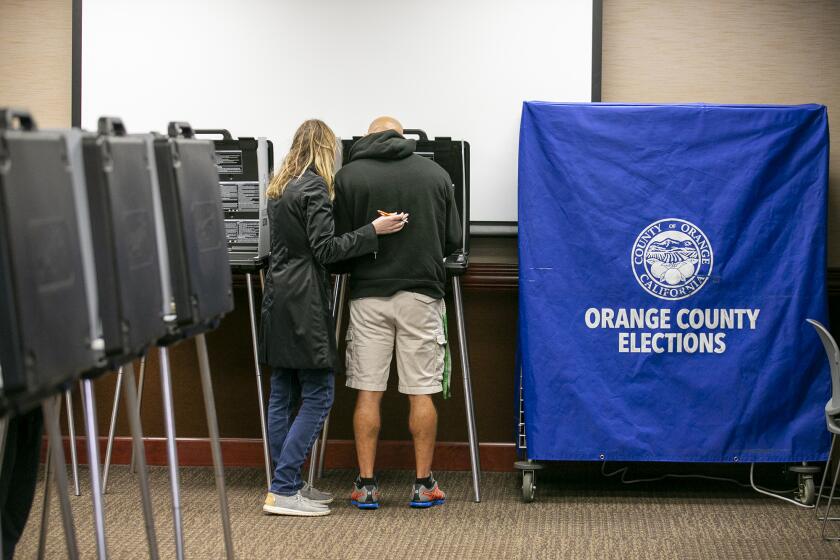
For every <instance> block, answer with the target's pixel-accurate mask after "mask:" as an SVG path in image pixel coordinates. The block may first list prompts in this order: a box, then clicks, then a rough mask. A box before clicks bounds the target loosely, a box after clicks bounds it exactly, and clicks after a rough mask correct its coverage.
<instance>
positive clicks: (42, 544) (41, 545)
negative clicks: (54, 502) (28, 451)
mask: <svg viewBox="0 0 840 560" xmlns="http://www.w3.org/2000/svg"><path fill="white" fill-rule="evenodd" d="M59 402H60V401H59ZM45 417H46V416H45ZM47 433H49V432H47ZM51 442H52V439H50V436H47V459H46V461H45V463H46V464H45V465H44V499H43V504H42V507H41V530H40V531H39V532H38V560H44V557H45V556H46V553H47V532H48V530H49V525H50V498H51V497H52V494H51V491H50V486H51V485H52V481H53V476H54V475H53V469H54V468H55V465H54V463H53V461H52V446H51ZM62 451H63V450H62Z"/></svg>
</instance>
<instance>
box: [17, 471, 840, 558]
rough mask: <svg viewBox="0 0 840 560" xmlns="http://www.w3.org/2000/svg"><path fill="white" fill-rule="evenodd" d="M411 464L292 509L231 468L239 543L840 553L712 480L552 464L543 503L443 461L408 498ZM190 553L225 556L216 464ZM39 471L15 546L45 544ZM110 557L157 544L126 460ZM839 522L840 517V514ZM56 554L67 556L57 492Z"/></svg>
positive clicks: (134, 554)
mask: <svg viewBox="0 0 840 560" xmlns="http://www.w3.org/2000/svg"><path fill="white" fill-rule="evenodd" d="M82 476H83V477H85V478H84V479H83V480H84V482H85V483H84V484H83V486H82V495H81V496H79V497H75V496H72V497H71V501H72V506H73V510H74V515H75V521H76V528H77V535H78V539H79V548H80V552H81V555H82V557H83V558H94V557H95V553H96V549H95V540H94V533H93V526H92V523H93V521H92V514H91V510H92V508H91V500H90V490H89V484H88V483H87V480H86V477H87V471H86V470H83V471H82ZM411 476H412V473H409V472H400V471H396V472H387V473H383V474H382V475H381V476H380V485H381V489H382V508H381V509H379V510H377V511H366V512H363V511H359V510H357V509H355V508H352V507H351V506H349V505H348V504H347V503H346V500H345V498H346V495H347V494H348V491H349V485H350V480H351V477H352V473H350V472H347V471H332V472H328V473H326V475H325V479H324V480H323V481H322V483H321V484H320V485H319V486H321V487H322V488H324V489H325V490H329V491H332V492H335V493H336V494H337V496H338V497H339V499H338V500H336V503H335V504H334V507H333V513H332V515H330V516H328V517H322V518H309V519H303V518H288V517H275V516H268V515H264V514H263V513H262V511H261V509H260V506H261V504H262V500H263V498H264V493H263V487H262V485H263V483H264V479H263V478H262V477H263V471H262V470H259V469H233V468H231V469H228V470H227V472H226V481H227V485H228V493H229V500H230V510H231V517H232V524H233V534H234V539H235V547H236V553H237V557H238V558H241V559H261V558H271V559H276V560H280V559H286V558H294V559H320V558H330V559H354V558H359V559H365V560H370V559H376V558H389V559H390V558H395V559H396V558H400V559H401V558H428V559H437V558H440V559H448V558H452V559H466V558H469V559H472V558H477V559H478V558H480V559H483V560H491V559H497V558H505V559H507V558H511V559H520V558H521V559H538V558H539V559H542V558H546V559H549V558H575V559H578V558H621V559H632V558H645V559H648V558H687V559H688V558H690V559H694V558H698V559H699V558H726V559H747V558H774V559H775V558H791V559H794V558H795V559H803V558H821V559H832V558H833V559H838V558H840V543H826V542H823V541H822V540H820V538H819V526H818V524H817V522H816V520H815V519H814V512H813V510H803V509H800V508H797V507H794V506H791V505H787V504H785V503H783V502H780V501H777V500H772V499H769V498H764V497H762V496H759V495H757V494H755V493H754V492H752V491H750V490H745V489H740V488H739V487H737V486H735V485H731V484H726V483H719V482H711V481H698V482H689V481H671V482H661V483H656V484H645V485H643V486H642V485H634V486H622V485H621V484H619V483H618V482H616V481H613V480H601V481H598V482H597V483H594V482H592V481H578V482H569V481H568V480H566V479H564V478H563V477H562V476H552V475H550V474H549V475H547V476H542V477H541V480H540V481H538V497H537V500H536V501H535V502H534V503H531V504H525V503H522V502H521V500H520V489H519V478H518V476H517V475H516V474H514V473H509V474H506V473H485V474H484V475H483V478H482V491H483V496H482V503H480V504H476V503H474V502H472V500H471V484H470V477H469V473H465V472H442V473H437V478H438V480H440V482H441V486H442V488H443V489H444V490H445V491H447V493H448V500H447V503H446V504H445V505H444V506H442V507H436V508H432V509H431V510H412V509H409V508H408V507H406V501H407V498H408V490H409V484H410V482H411V481H412V479H411ZM151 481H152V487H153V500H154V507H155V514H156V517H157V520H156V521H157V522H156V527H157V534H158V542H159V546H160V552H161V558H174V544H173V536H172V535H173V533H172V525H171V519H172V516H171V510H170V501H169V493H168V492H169V489H168V477H167V472H166V470H165V468H162V467H155V468H152V469H151ZM181 485H182V503H183V506H182V507H183V517H184V531H185V534H186V547H185V548H186V556H187V558H191V559H215V558H222V557H223V553H224V545H223V539H222V530H221V524H220V521H219V515H218V511H219V510H218V505H217V501H216V494H215V486H214V481H213V473H212V470H210V469H204V468H184V469H182V470H181ZM42 490H43V481H41V484H39V489H38V495H37V497H36V502H35V505H34V506H33V510H32V515H31V517H30V523H29V525H28V526H27V529H26V531H25V533H24V535H23V539H22V541H21V543H20V544H19V547H18V554H17V558H35V557H36V550H37V541H38V529H39V519H40V514H41V509H42V506H41V504H42ZM106 515H107V517H106V528H107V538H108V546H109V552H110V556H111V558H116V559H129V558H147V557H148V549H147V545H146V539H145V532H144V529H143V517H142V510H141V504H140V499H139V492H138V490H137V484H136V478H135V476H134V475H132V474H130V473H129V472H128V469H127V468H126V467H123V466H118V467H115V468H114V469H113V471H112V473H111V481H110V483H109V492H108V494H107V497H106ZM837 529H838V530H840V525H838V526H837ZM48 535H49V538H48V548H47V558H63V557H65V549H64V540H63V539H64V537H63V532H62V528H61V520H60V517H59V515H58V502H57V500H56V499H55V494H54V493H53V501H52V504H51V508H50V519H49V533H48Z"/></svg>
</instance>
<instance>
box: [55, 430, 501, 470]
mask: <svg viewBox="0 0 840 560" xmlns="http://www.w3.org/2000/svg"><path fill="white" fill-rule="evenodd" d="M144 442H145V446H146V461H147V462H148V463H149V464H150V465H166V464H167V461H166V439H165V438H144ZM221 444H222V457H223V458H224V463H225V466H228V467H257V468H262V467H263V447H262V441H260V440H258V439H228V438H226V439H222V440H221ZM106 445H107V439H106V438H104V437H101V438H99V447H100V456H101V457H102V459H101V460H103V461H104V457H105V447H106ZM76 449H77V453H78V457H79V462H80V463H81V464H87V440H85V438H83V437H77V438H76ZM64 453H65V457H66V458H67V460H68V461H69V460H70V439H69V438H68V437H65V438H64ZM479 454H480V460H481V470H483V471H495V472H507V471H511V470H513V463H514V461H516V450H515V448H514V445H513V444H512V443H482V444H480V446H479ZM43 456H45V450H42V458H43ZM130 460H131V438H129V437H117V438H115V439H114V449H113V451H112V453H111V462H112V463H113V464H115V465H127V464H128V463H129V462H130ZM178 463H179V464H180V465H181V466H185V467H204V466H211V465H212V464H213V460H212V456H211V454H210V443H209V440H207V439H206V438H178ZM324 468H327V469H355V468H356V451H355V447H354V443H353V441H352V440H329V442H328V444H327V453H326V456H325V458H324ZM376 468H377V469H383V470H392V469H393V470H400V469H408V470H410V469H413V468H414V447H413V445H412V443H411V442H410V441H381V442H379V448H378V450H377V456H376ZM434 469H435V470H440V471H462V470H469V469H470V453H469V446H468V445H467V444H466V443H463V442H439V443H438V444H437V446H436V447H435V461H434Z"/></svg>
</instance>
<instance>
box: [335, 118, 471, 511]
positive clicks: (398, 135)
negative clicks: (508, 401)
mask: <svg viewBox="0 0 840 560" xmlns="http://www.w3.org/2000/svg"><path fill="white" fill-rule="evenodd" d="M415 147H416V142H415V141H414V140H408V139H406V138H405V137H403V127H402V125H401V124H400V122H399V121H398V120H397V119H395V118H393V117H388V116H383V117H379V118H377V119H375V120H374V121H373V122H372V123H371V124H370V127H369V128H368V134H367V135H366V136H365V137H363V138H361V139H359V140H357V141H356V142H355V143H354V144H353V146H352V148H351V149H350V154H349V156H350V157H349V159H350V162H349V163H348V164H346V165H345V166H344V167H342V168H341V170H340V171H339V172H338V174H337V175H336V178H335V220H336V233H337V234H341V233H342V232H345V231H352V230H354V229H356V228H358V227H359V226H360V225H362V224H366V223H368V222H370V220H371V218H375V217H376V216H377V214H378V213H380V212H388V213H390V212H406V213H408V214H409V216H410V223H409V224H408V225H406V227H405V228H404V229H403V230H402V231H400V232H399V233H397V234H394V235H388V236H385V237H382V238H380V241H379V250H378V251H377V252H376V253H373V254H371V255H368V256H365V257H359V258H357V259H354V260H353V261H350V262H349V263H347V266H346V270H347V271H349V272H350V325H349V327H348V329H347V360H346V365H347V386H348V387H351V388H353V389H356V390H357V391H358V396H357V398H356V410H355V412H354V415H353V430H354V433H355V436H356V455H357V458H358V461H359V476H358V477H357V478H356V482H355V484H354V485H353V490H352V492H351V495H350V499H351V502H352V503H353V505H355V506H357V507H359V508H360V509H376V508H378V507H379V487H378V484H377V482H376V479H375V477H374V463H375V459H376V445H377V440H378V438H379V427H380V413H379V410H380V403H381V401H382V395H383V394H384V391H385V389H386V387H387V385H388V376H389V372H390V370H391V361H392V359H393V357H394V356H395V355H396V361H397V373H398V376H399V385H398V389H399V391H400V392H401V393H403V394H406V395H408V400H409V403H410V413H409V421H408V425H409V429H410V430H411V435H412V437H413V440H414V455H415V461H416V470H417V473H416V474H417V478H416V480H415V481H414V485H413V487H412V489H411V494H410V498H409V505H410V506H412V507H421V508H425V507H432V506H435V505H440V504H442V503H443V502H444V500H445V498H446V496H445V494H444V493H443V492H442V491H441V489H440V487H439V485H438V483H437V481H435V479H434V477H433V476H432V470H431V469H432V458H433V456H434V449H435V438H436V436H437V411H436V410H435V404H434V401H433V400H432V395H434V394H436V393H440V392H441V390H442V384H441V381H442V378H443V373H444V363H445V355H446V351H447V348H446V345H447V339H446V334H445V333H446V326H445V324H444V322H445V320H446V306H445V304H444V301H443V296H444V286H445V282H446V271H445V269H444V265H443V259H444V257H446V256H447V255H449V254H451V253H452V252H454V251H455V250H456V249H457V248H458V247H459V246H460V244H461V223H460V219H459V217H458V211H457V208H456V206H455V192H454V187H453V185H452V179H450V177H449V174H448V173H447V172H446V171H444V170H443V168H442V167H440V166H439V165H438V164H436V163H435V162H434V161H432V160H430V159H427V158H424V157H422V156H419V155H417V154H415V153H414V151H415Z"/></svg>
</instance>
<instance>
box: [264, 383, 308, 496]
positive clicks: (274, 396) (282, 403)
mask: <svg viewBox="0 0 840 560" xmlns="http://www.w3.org/2000/svg"><path fill="white" fill-rule="evenodd" d="M299 392H300V387H299V386H298V383H297V371H295V370H290V369H284V368H275V369H273V370H272V372H271V394H270V395H269V397H268V444H269V448H270V449H271V460H272V462H273V463H274V475H273V476H272V480H271V491H272V492H274V493H277V488H278V484H279V483H278V480H277V467H278V465H279V463H280V454H281V452H282V450H283V444H284V443H285V442H286V438H287V437H288V434H289V427H290V425H291V420H292V414H293V413H294V409H295V406H296V404H297V402H298V399H299Z"/></svg>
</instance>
